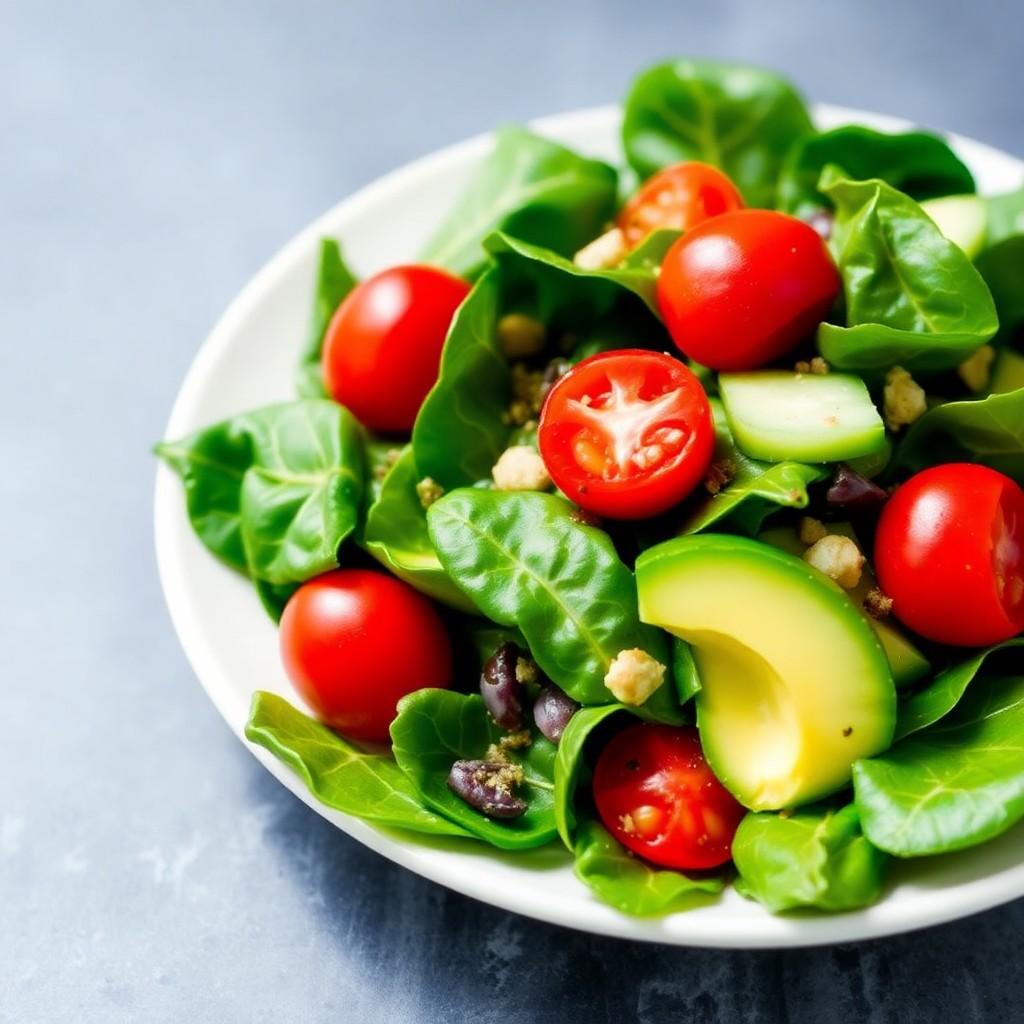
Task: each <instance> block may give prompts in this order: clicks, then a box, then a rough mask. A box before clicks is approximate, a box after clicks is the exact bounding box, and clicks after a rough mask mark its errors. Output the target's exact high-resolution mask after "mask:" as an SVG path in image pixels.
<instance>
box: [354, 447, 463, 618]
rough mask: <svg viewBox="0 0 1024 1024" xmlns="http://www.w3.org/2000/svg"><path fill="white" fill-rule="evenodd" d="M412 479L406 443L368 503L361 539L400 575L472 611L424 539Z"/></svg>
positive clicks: (413, 466)
mask: <svg viewBox="0 0 1024 1024" xmlns="http://www.w3.org/2000/svg"><path fill="white" fill-rule="evenodd" d="M417 479H418V477H417V475H416V463H415V460H414V458H413V452H412V448H411V447H406V448H405V449H404V450H403V452H402V454H401V456H400V457H399V459H398V461H397V462H396V463H395V464H394V466H393V467H392V468H391V471H390V472H389V473H388V475H387V476H386V477H385V478H384V483H383V486H382V487H381V491H380V495H379V496H378V498H377V500H376V501H375V502H374V503H373V504H372V505H371V506H370V511H369V513H368V514H367V517H366V527H365V529H364V531H363V544H364V546H365V547H366V550H367V551H369V552H370V554H371V555H373V557H374V558H376V559H377V561H378V562H380V563H381V565H383V566H385V567H386V568H388V569H390V570H391V571H392V572H393V573H394V574H395V575H396V576H397V577H398V578H399V579H400V580H404V581H405V582H406V583H408V584H409V585H410V586H412V587H415V588H416V589H417V590H419V591H421V592H422V593H424V594H426V595H427V596H428V597H432V598H434V599H435V600H438V601H442V602H443V603H444V604H447V605H450V606H451V607H453V608H457V609H459V610H460V611H467V612H474V611H476V606H475V605H474V604H473V603H472V601H470V600H469V599H468V598H467V597H466V595H465V594H463V593H462V591H461V590H459V588H458V587H456V586H455V584H454V583H452V581H451V579H449V577H448V574H447V573H446V572H445V571H444V569H443V568H441V563H440V561H439V560H438V557H437V554H436V553H435V552H434V546H433V544H431V543H430V537H429V535H428V534H427V513H426V510H425V509H424V508H423V505H422V504H421V503H420V499H419V497H418V496H417V494H416V481H417Z"/></svg>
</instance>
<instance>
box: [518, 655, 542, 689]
mask: <svg viewBox="0 0 1024 1024" xmlns="http://www.w3.org/2000/svg"><path fill="white" fill-rule="evenodd" d="M516 682H517V683H522V684H523V685H524V686H525V685H527V684H528V683H535V682H537V666H536V665H535V664H534V663H533V661H531V660H530V659H529V658H516Z"/></svg>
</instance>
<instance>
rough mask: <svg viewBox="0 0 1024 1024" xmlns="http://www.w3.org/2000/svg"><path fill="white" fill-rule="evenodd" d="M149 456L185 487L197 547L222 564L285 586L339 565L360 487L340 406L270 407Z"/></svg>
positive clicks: (356, 453)
mask: <svg viewBox="0 0 1024 1024" xmlns="http://www.w3.org/2000/svg"><path fill="white" fill-rule="evenodd" d="M156 450H157V454H159V455H160V456H161V457H162V458H163V459H164V460H165V461H166V462H167V463H168V465H170V466H171V467H172V468H173V469H174V470H175V471H176V472H177V473H178V474H179V475H180V476H181V478H182V481H183V483H184V485H185V497H186V501H187V504H188V511H189V517H190V519H191V521H192V526H193V528H194V529H195V531H196V533H197V534H198V536H199V538H200V540H202V542H203V543H204V544H205V545H206V547H207V548H208V549H209V550H210V551H212V552H213V553H214V554H215V555H217V556H218V557H219V558H222V559H223V560H224V561H226V562H227V563H228V564H229V565H232V566H233V567H234V568H236V569H240V570H242V571H243V572H246V571H247V572H248V573H249V574H250V575H252V576H254V577H257V578H259V579H262V580H265V581H267V582H268V583H277V584H282V583H300V582H302V581H303V580H307V579H309V578H310V577H312V576H317V575H319V574H320V573H322V572H326V571H327V570H328V569H331V568H334V567H335V566H336V565H337V564H338V562H337V556H338V547H339V546H340V544H341V543H342V541H343V540H345V538H346V537H348V535H349V534H350V533H351V532H352V530H353V529H354V528H355V526H356V523H357V521H358V518H359V511H360V508H361V505H362V498H363V485H364V468H363V449H362V438H361V434H360V429H359V425H358V424H357V423H356V421H355V419H353V417H352V416H351V414H350V413H349V412H348V411H347V410H346V409H343V408H342V407H341V406H340V405H336V404H335V403H333V402H328V401H324V400H321V399H312V398H311V399H304V400H300V401H296V402H286V403H282V404H280V405H270V406H267V407H266V408H263V409H257V410H256V411H255V412H250V413H244V414H243V415H241V416H235V417H233V418H232V419H229V420H225V421H224V422H222V423H218V424H216V425H215V426H212V427H207V428H206V429H205V430H201V431H199V432H198V433H196V434H193V435H192V436H191V437H187V438H185V439H183V440H181V441H175V442H169V443H163V444H160V445H158V446H157V449H156Z"/></svg>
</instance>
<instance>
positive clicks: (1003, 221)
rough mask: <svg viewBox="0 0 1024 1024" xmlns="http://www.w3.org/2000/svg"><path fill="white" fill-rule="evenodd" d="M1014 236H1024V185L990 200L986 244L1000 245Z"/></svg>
mask: <svg viewBox="0 0 1024 1024" xmlns="http://www.w3.org/2000/svg"><path fill="white" fill-rule="evenodd" d="M1013 235H1024V185H1022V186H1021V187H1020V188H1019V189H1017V190H1016V191H1015V192H1006V193H1004V194H1003V195H1001V196H992V197H991V198H990V199H989V200H988V229H987V231H986V232H985V240H986V242H987V243H988V244H989V245H998V244H999V243H1000V242H1002V241H1004V240H1005V239H1007V238H1010V237H1011V236H1013Z"/></svg>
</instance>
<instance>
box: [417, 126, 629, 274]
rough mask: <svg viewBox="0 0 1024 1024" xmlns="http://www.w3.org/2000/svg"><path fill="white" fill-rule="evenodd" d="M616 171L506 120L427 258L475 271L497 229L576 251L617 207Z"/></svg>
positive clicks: (565, 253)
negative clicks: (484, 245) (488, 238)
mask: <svg viewBox="0 0 1024 1024" xmlns="http://www.w3.org/2000/svg"><path fill="white" fill-rule="evenodd" d="M615 193H616V173H615V171H614V169H613V168H611V167H609V166H608V165H607V164H605V163H602V162H601V161H600V160H588V159H586V158H585V157H582V156H579V155H578V154H576V153H574V152H572V150H570V149H566V148H565V147H564V146H560V145H559V144H558V143H557V142H552V141H551V140H550V139H545V138H541V137H540V136H539V135H534V134H533V133H532V132H529V131H527V130H526V129H525V128H520V127H517V126H514V125H513V126H509V127H506V128H502V129H501V130H500V131H499V132H498V133H497V137H496V139H495V145H494V150H493V151H492V153H491V155H490V156H489V157H488V158H487V160H485V161H484V163H483V165H482V166H481V167H480V169H479V171H478V172H477V173H476V175H475V177H474V178H473V180H472V181H471V182H470V183H469V186H468V187H467V189H466V191H465V192H464V193H463V195H462V196H460V198H459V201H458V202H457V203H456V205H455V207H454V209H453V210H452V211H451V213H450V214H449V215H448V217H447V219H446V220H445V221H444V222H443V223H442V225H441V226H440V228H438V230H437V232H436V233H435V234H434V236H433V237H432V238H431V239H430V241H429V242H428V243H427V247H426V248H425V249H424V251H423V253H422V259H423V261H424V262H425V263H433V264H436V265H437V266H441V267H446V268H447V269H449V270H451V271H453V272H454V273H456V274H462V275H463V276H465V277H470V276H473V275H474V274H476V273H477V272H479V270H480V268H481V267H482V266H483V264H484V253H483V250H482V249H481V246H480V243H481V242H482V241H483V239H484V238H485V237H486V236H487V235H489V234H490V233H491V232H492V231H496V230H501V231H508V232H509V233H510V234H513V235H515V236H516V237H517V238H522V239H524V240H526V241H528V242H534V243H536V244H537V245H542V246H545V247H546V248H548V249H554V250H555V251H556V252H558V253H561V254H562V255H563V256H571V255H572V254H573V253H574V252H576V251H577V250H579V249H581V248H582V247H583V246H584V245H585V244H586V243H587V242H589V241H590V240H591V239H592V238H594V237H595V236H597V235H599V234H600V233H601V231H602V229H603V227H604V225H605V223H606V222H607V221H608V220H610V219H611V217H612V215H613V214H614V212H615V198H616V197H615Z"/></svg>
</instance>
